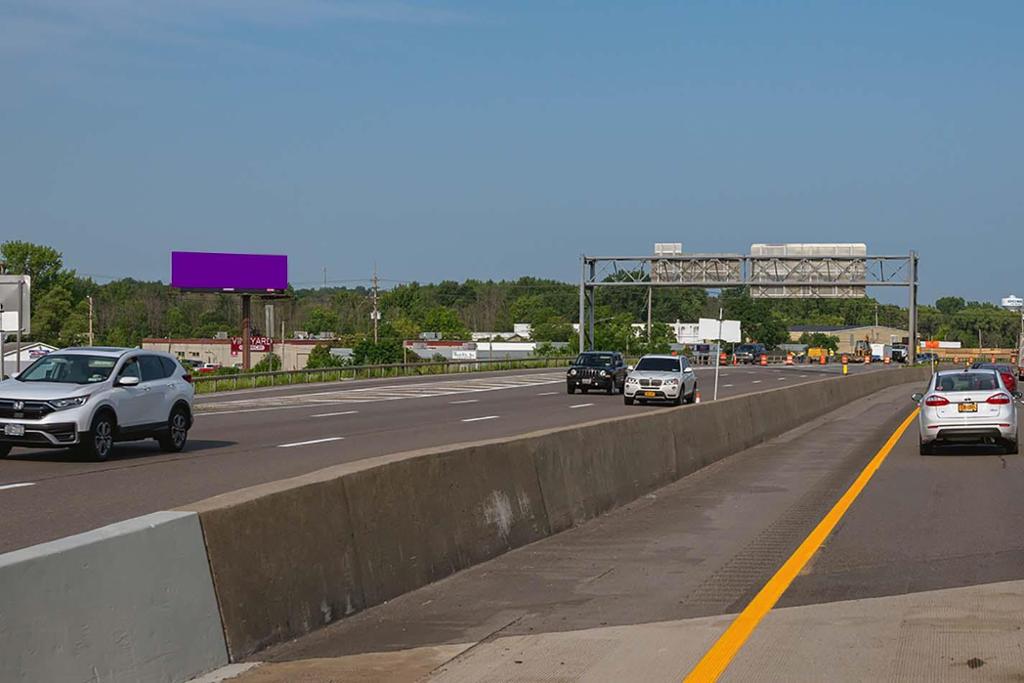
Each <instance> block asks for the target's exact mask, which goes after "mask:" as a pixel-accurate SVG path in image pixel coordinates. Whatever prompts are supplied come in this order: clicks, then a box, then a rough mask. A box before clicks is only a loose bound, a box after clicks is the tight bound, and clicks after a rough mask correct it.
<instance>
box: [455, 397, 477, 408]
mask: <svg viewBox="0 0 1024 683" xmlns="http://www.w3.org/2000/svg"><path fill="white" fill-rule="evenodd" d="M479 402H480V401H478V400H477V399H475V398H467V399H466V400H465V401H449V402H448V405H450V406H461V405H465V404H467V403H479Z"/></svg>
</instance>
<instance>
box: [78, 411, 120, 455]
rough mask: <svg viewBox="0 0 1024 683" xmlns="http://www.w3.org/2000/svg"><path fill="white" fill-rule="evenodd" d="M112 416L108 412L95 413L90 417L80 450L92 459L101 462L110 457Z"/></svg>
mask: <svg viewBox="0 0 1024 683" xmlns="http://www.w3.org/2000/svg"><path fill="white" fill-rule="evenodd" d="M115 428H116V424H115V422H114V416H113V415H112V414H111V413H109V412H106V411H104V412H101V413H97V415H96V417H94V418H93V419H92V426H91V427H90V428H89V431H88V432H87V433H86V434H85V440H84V441H83V443H82V452H83V453H85V455H86V456H88V457H89V458H90V459H92V460H96V461H97V462H102V461H104V460H106V459H107V458H109V457H110V452H111V451H112V450H113V449H114V429H115Z"/></svg>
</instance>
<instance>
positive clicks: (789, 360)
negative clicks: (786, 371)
mask: <svg viewBox="0 0 1024 683" xmlns="http://www.w3.org/2000/svg"><path fill="white" fill-rule="evenodd" d="M786 365H793V352H792V351H790V352H789V353H787V354H786Z"/></svg>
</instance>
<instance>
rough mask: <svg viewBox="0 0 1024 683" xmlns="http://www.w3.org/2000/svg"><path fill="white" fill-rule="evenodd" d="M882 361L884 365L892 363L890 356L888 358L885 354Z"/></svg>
mask: <svg viewBox="0 0 1024 683" xmlns="http://www.w3.org/2000/svg"><path fill="white" fill-rule="evenodd" d="M882 362H883V363H885V364H886V365H889V364H891V363H892V358H890V357H889V356H886V357H885V360H884V361H882Z"/></svg>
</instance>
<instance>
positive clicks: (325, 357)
mask: <svg viewBox="0 0 1024 683" xmlns="http://www.w3.org/2000/svg"><path fill="white" fill-rule="evenodd" d="M344 364H345V362H344V360H343V359H342V358H339V357H338V356H335V355H333V354H332V353H331V347H330V346H329V345H327V344H317V345H316V346H314V347H313V350H312V351H310V352H309V358H308V359H307V360H306V369H308V370H318V369H321V368H337V367H341V366H342V365H344Z"/></svg>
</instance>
